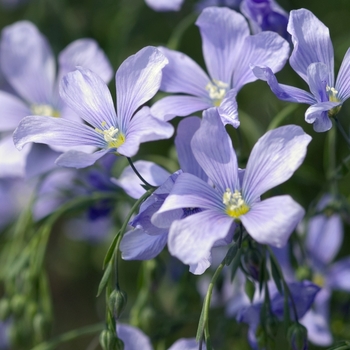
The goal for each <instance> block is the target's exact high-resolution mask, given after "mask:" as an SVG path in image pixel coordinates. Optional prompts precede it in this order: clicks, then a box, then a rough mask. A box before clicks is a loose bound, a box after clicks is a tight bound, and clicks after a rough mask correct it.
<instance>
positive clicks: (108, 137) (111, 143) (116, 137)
mask: <svg viewBox="0 0 350 350" xmlns="http://www.w3.org/2000/svg"><path fill="white" fill-rule="evenodd" d="M101 125H102V127H105V126H106V125H107V123H106V122H105V121H103V122H102V123H101ZM95 131H97V132H98V133H99V134H101V135H103V138H104V140H105V141H106V142H107V144H108V148H118V147H120V146H121V145H122V144H123V143H124V142H125V135H124V134H123V133H121V132H120V131H119V129H118V128H115V127H114V126H111V127H110V128H109V129H107V130H106V129H104V130H101V129H98V128H95Z"/></svg>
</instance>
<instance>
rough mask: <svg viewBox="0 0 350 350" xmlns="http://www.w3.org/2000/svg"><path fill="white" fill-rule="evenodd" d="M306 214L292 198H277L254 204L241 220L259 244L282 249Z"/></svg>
mask: <svg viewBox="0 0 350 350" xmlns="http://www.w3.org/2000/svg"><path fill="white" fill-rule="evenodd" d="M304 214H305V211H304V209H303V208H302V207H301V206H300V205H299V204H298V203H297V202H295V201H294V200H293V199H292V198H291V197H290V196H276V197H272V198H269V199H265V200H263V201H261V202H257V203H254V204H253V205H252V207H251V208H250V210H249V211H248V213H247V214H244V215H242V216H240V220H241V221H242V224H243V226H244V227H245V229H246V230H247V232H248V233H249V234H250V236H252V237H253V238H254V239H255V240H256V241H257V242H258V243H261V244H269V245H272V246H274V247H278V248H280V247H283V246H284V245H285V244H286V243H287V241H288V238H289V236H290V235H291V233H292V232H293V230H294V229H295V227H296V226H297V224H298V223H299V222H300V220H301V219H302V218H303V216H304Z"/></svg>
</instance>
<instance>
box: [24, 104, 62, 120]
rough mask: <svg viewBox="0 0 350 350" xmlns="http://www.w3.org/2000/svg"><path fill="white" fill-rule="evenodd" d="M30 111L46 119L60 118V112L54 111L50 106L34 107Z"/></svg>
mask: <svg viewBox="0 0 350 350" xmlns="http://www.w3.org/2000/svg"><path fill="white" fill-rule="evenodd" d="M30 109H31V111H32V113H33V114H34V115H42V116H45V117H55V118H59V117H60V112H59V111H57V110H56V109H54V108H53V107H52V106H50V105H32V106H31V107H30Z"/></svg>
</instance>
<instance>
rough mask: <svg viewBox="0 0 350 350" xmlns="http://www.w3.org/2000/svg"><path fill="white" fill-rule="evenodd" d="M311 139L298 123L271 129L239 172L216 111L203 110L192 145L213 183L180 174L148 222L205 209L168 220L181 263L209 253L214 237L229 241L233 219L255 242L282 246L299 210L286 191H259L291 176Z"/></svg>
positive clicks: (173, 249)
mask: <svg viewBox="0 0 350 350" xmlns="http://www.w3.org/2000/svg"><path fill="white" fill-rule="evenodd" d="M310 141H311V137H310V136H309V135H307V134H305V133H304V132H303V130H302V129H301V128H300V127H299V126H295V125H288V126H284V127H280V128H278V129H275V130H271V131H269V132H267V133H266V134H265V135H264V136H263V137H261V138H260V139H259V141H258V142H257V143H256V145H255V146H254V148H253V150H252V152H251V155H250V158H249V160H248V163H247V168H246V170H245V172H244V174H242V172H239V170H238V165H237V158H236V154H235V151H234V149H233V147H232V143H231V140H230V138H229V136H228V134H227V132H226V130H225V128H224V125H223V124H222V122H221V120H220V116H219V115H218V113H217V110H216V109H215V108H212V109H209V110H208V111H205V112H204V113H203V119H202V123H201V127H200V128H199V130H198V131H197V132H196V133H195V135H194V136H193V139H192V142H191V146H192V151H193V154H194V156H195V158H196V160H197V161H198V163H199V165H200V166H201V167H202V169H203V170H204V172H205V173H206V174H207V175H208V177H209V179H210V180H211V181H212V184H213V185H212V186H211V185H210V184H208V183H207V182H204V181H203V180H201V179H200V178H198V177H196V176H194V175H192V174H186V173H184V174H181V175H180V176H179V177H178V179H177V180H176V182H175V185H174V187H173V189H172V191H171V193H170V195H169V196H168V197H167V199H166V200H165V202H164V204H163V205H162V207H161V208H160V210H159V211H158V212H157V213H155V214H154V215H153V217H152V222H153V223H154V224H155V225H156V226H158V227H162V226H163V225H165V221H166V220H164V216H166V213H167V212H168V211H169V210H174V209H178V208H184V207H185V208H200V209H206V210H203V211H201V212H198V213H196V214H193V215H190V216H188V217H187V218H185V219H182V220H175V221H174V222H173V223H172V225H171V227H170V231H169V239H168V247H169V251H170V253H171V254H172V255H174V256H176V257H177V258H179V259H180V260H181V261H183V262H184V263H186V264H193V263H197V262H199V261H200V260H201V259H203V258H204V257H206V256H208V254H209V253H210V250H211V249H212V247H213V246H214V245H215V244H216V242H218V241H226V242H229V241H232V235H233V229H234V227H235V225H236V222H237V221H239V222H241V223H242V224H243V226H244V227H245V229H246V230H247V232H248V233H249V234H250V235H251V236H252V237H253V239H255V240H256V241H257V242H259V243H262V244H270V245H273V246H277V247H280V246H283V245H284V244H285V243H286V242H287V240H288V238H289V235H290V234H291V233H292V231H293V229H294V228H295V226H296V225H297V224H298V222H299V221H300V220H301V218H302V217H303V215H304V210H303V208H302V207H301V206H300V205H299V204H298V203H296V202H295V201H294V200H293V199H292V198H291V197H290V196H288V195H283V196H275V197H272V198H269V199H266V200H263V201H261V200H260V196H261V195H262V194H263V193H265V192H266V191H268V190H269V189H271V188H273V187H275V186H277V185H279V184H281V183H283V182H284V181H286V180H288V179H289V178H290V177H291V176H292V174H293V173H294V171H295V170H296V169H297V168H298V167H299V165H300V164H301V163H302V161H303V159H304V157H305V155H306V146H307V145H308V143H309V142H310Z"/></svg>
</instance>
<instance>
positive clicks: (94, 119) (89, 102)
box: [60, 67, 121, 130]
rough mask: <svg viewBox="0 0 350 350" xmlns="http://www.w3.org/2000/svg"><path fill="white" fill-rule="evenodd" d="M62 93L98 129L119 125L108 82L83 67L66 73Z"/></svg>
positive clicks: (69, 104) (62, 81)
mask: <svg viewBox="0 0 350 350" xmlns="http://www.w3.org/2000/svg"><path fill="white" fill-rule="evenodd" d="M60 95H61V97H62V99H63V100H64V102H65V103H67V105H68V106H69V107H70V108H72V109H73V111H75V112H76V113H77V114H78V115H79V116H80V117H81V118H83V119H84V120H85V121H87V122H88V123H89V124H90V125H92V126H93V127H95V128H98V129H106V130H107V129H109V128H110V127H111V126H113V127H118V128H119V129H120V127H121V126H120V125H117V117H116V114H115V110H114V105H113V100H112V96H111V94H110V92H109V90H108V87H107V85H106V83H105V82H104V81H103V80H102V79H101V78H100V77H99V76H98V75H97V74H95V73H93V72H92V71H91V70H89V69H85V68H83V67H77V70H75V71H74V72H70V73H68V74H66V75H65V76H64V77H63V79H62V80H61V82H60Z"/></svg>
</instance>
